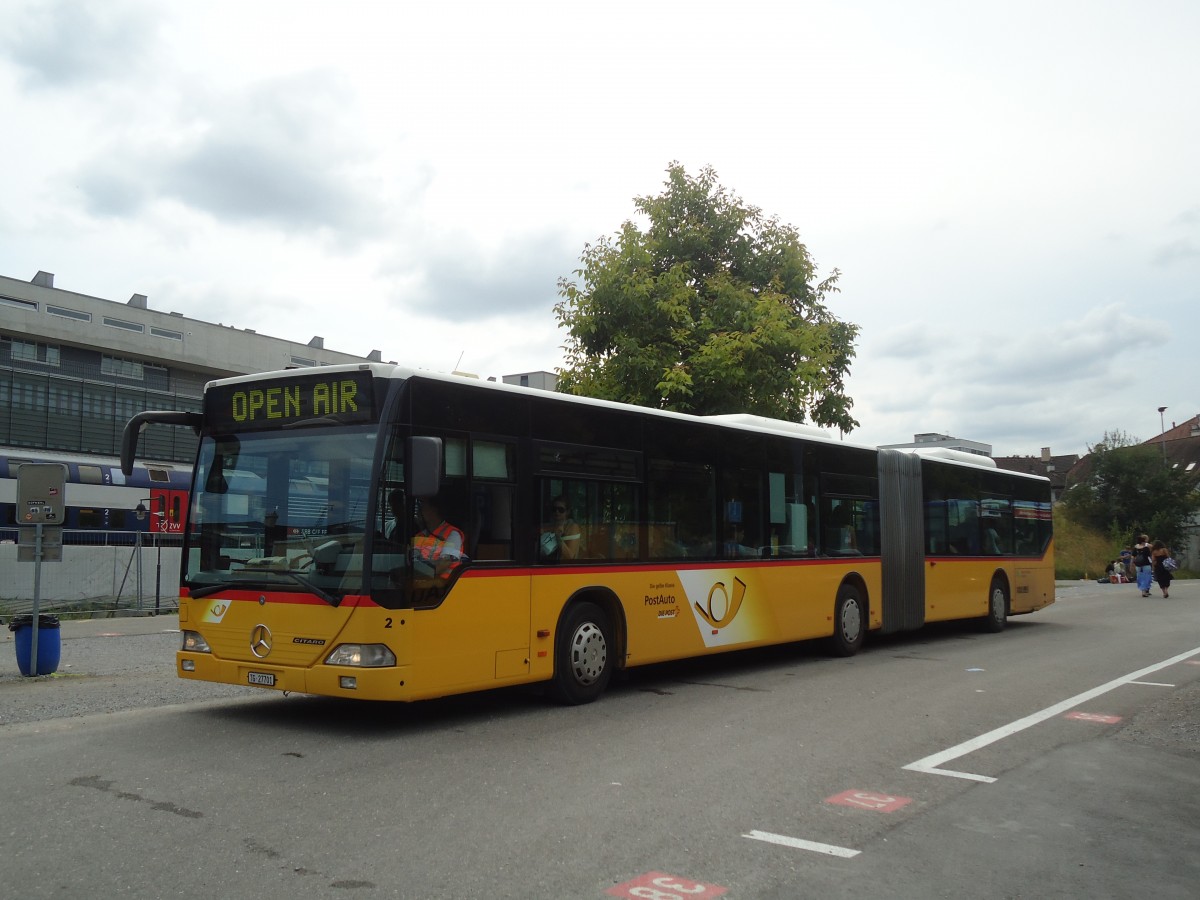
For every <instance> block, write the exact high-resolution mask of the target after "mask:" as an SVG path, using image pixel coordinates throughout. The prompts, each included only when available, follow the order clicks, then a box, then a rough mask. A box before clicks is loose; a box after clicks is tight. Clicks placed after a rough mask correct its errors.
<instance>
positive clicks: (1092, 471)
mask: <svg viewBox="0 0 1200 900" xmlns="http://www.w3.org/2000/svg"><path fill="white" fill-rule="evenodd" d="M1089 449H1090V452H1089V455H1088V457H1087V459H1088V460H1089V462H1090V464H1089V465H1088V466H1087V467H1086V469H1085V474H1084V475H1083V477H1082V479H1081V480H1080V481H1079V482H1077V483H1076V484H1074V485H1072V486H1071V487H1069V488H1068V489H1067V491H1066V493H1065V494H1064V495H1063V500H1062V502H1063V505H1064V507H1065V508H1066V511H1067V513H1068V515H1070V516H1071V518H1072V519H1073V520H1074V521H1076V522H1079V523H1080V524H1082V525H1085V526H1087V527H1090V528H1094V529H1096V530H1097V531H1100V532H1102V533H1107V534H1110V535H1112V536H1113V537H1114V538H1117V539H1119V540H1120V541H1121V542H1123V543H1128V542H1129V541H1130V540H1131V538H1133V537H1134V536H1136V535H1138V534H1143V533H1144V534H1148V535H1150V537H1151V539H1153V540H1161V541H1163V542H1164V543H1165V544H1166V545H1167V546H1168V547H1173V546H1179V545H1180V543H1181V541H1182V539H1183V533H1184V528H1185V527H1186V525H1187V523H1188V521H1189V520H1190V519H1191V518H1192V516H1193V515H1195V514H1196V512H1197V511H1200V490H1197V482H1196V479H1195V477H1193V476H1192V475H1191V474H1189V473H1187V472H1185V471H1182V470H1180V469H1178V468H1176V467H1173V466H1169V465H1167V463H1166V462H1165V460H1164V459H1163V456H1162V452H1161V451H1160V449H1159V448H1158V447H1156V446H1154V445H1153V444H1139V443H1137V439H1136V438H1131V437H1130V436H1129V435H1127V434H1125V433H1123V432H1119V431H1117V432H1105V435H1104V437H1103V439H1101V441H1100V442H1099V443H1097V444H1096V445H1095V446H1093V447H1091V448H1089Z"/></svg>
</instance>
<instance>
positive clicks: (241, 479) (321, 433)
mask: <svg viewBox="0 0 1200 900" xmlns="http://www.w3.org/2000/svg"><path fill="white" fill-rule="evenodd" d="M375 437H376V429H375V427H374V426H336V427H329V428H297V429H286V430H280V431H261V432H242V433H239V434H237V435H233V434H226V435H219V434H218V435H206V436H204V437H203V439H202V440H201V445H200V452H199V458H198V460H197V463H196V479H195V482H194V498H193V502H192V506H191V510H190V521H189V523H188V530H187V536H186V546H185V563H184V574H183V581H184V584H185V585H186V586H187V587H188V588H189V589H190V590H191V593H192V596H194V597H198V596H203V595H204V594H207V593H213V592H215V591H218V590H221V589H223V588H231V587H233V588H236V587H247V588H250V589H276V590H288V591H304V592H309V593H313V594H315V595H317V596H319V597H321V598H322V599H324V600H326V601H327V602H331V603H333V604H335V605H336V603H338V602H340V600H341V598H342V597H343V596H344V595H345V594H347V593H358V592H361V590H362V585H363V578H362V558H363V546H364V537H365V534H366V532H367V530H368V529H367V506H368V500H369V498H370V496H371V465H372V458H373V455H374V451H375Z"/></svg>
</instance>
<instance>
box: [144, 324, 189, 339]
mask: <svg viewBox="0 0 1200 900" xmlns="http://www.w3.org/2000/svg"><path fill="white" fill-rule="evenodd" d="M150 333H151V334H152V335H154V336H155V337H160V338H168V339H170V340H172V341H182V340H183V332H182V331H171V330H169V329H167V328H158V327H156V326H154V325H151V326H150Z"/></svg>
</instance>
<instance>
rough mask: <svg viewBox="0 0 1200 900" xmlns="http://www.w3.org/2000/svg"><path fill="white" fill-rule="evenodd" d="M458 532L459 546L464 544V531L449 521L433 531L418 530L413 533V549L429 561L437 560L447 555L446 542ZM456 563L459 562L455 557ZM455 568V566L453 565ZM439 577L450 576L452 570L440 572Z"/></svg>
mask: <svg viewBox="0 0 1200 900" xmlns="http://www.w3.org/2000/svg"><path fill="white" fill-rule="evenodd" d="M455 534H457V535H458V542H459V546H460V547H461V546H463V545H464V543H465V541H464V540H463V533H462V532H461V531H460V530H459V529H457V528H455V527H454V526H453V525H451V524H450V523H449V522H445V521H443V522H442V523H441V524H440V525H438V526H437V527H436V528H434V529H433V530H432V531H418V532H417V533H416V534H415V535H413V549H414V550H416V551H417V555H418V556H419V557H420V558H421V559H424V560H427V561H429V562H431V563H432V562H437V561H438V560H439V559H441V558H442V557H443V556H444V555H445V549H446V543H447V542H448V541H449V540H450V538H451V537H452V536H453V535H455ZM454 562H455V564H457V563H458V562H459V560H458V558H457V557H455V558H454ZM451 568H453V566H452V567H451ZM438 577H439V578H447V579H448V578H449V577H450V572H449V571H445V572H439V573H438Z"/></svg>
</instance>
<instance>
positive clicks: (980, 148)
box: [0, 0, 1200, 453]
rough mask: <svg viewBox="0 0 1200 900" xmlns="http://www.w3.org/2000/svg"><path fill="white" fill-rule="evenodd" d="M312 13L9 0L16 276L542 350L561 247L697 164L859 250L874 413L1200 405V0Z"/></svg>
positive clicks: (1022, 444)
mask: <svg viewBox="0 0 1200 900" xmlns="http://www.w3.org/2000/svg"><path fill="white" fill-rule="evenodd" d="M282 8H283V7H281V6H280V5H279V4H276V3H265V2H254V0H240V2H233V0H216V2H212V3H206V4H191V5H189V4H173V5H164V4H157V3H149V2H132V0H112V2H107V3H104V4H92V3H84V2H70V0H26V2H23V3H10V4H5V5H4V6H3V7H2V8H0V107H2V108H4V109H5V111H6V113H5V122H6V127H7V130H8V132H9V134H10V135H15V136H17V139H16V140H13V139H11V138H10V139H9V140H8V141H6V146H5V154H6V165H5V167H4V169H3V170H2V171H0V272H3V273H4V274H6V275H10V276H15V277H23V276H24V277H31V276H32V275H33V273H34V272H36V271H37V270H38V269H46V270H48V271H55V272H56V273H57V275H58V281H57V283H58V284H59V285H60V286H64V287H67V288H68V289H70V290H78V291H81V292H84V293H89V294H96V295H99V296H104V297H109V298H111V299H117V300H124V299H126V298H127V297H128V296H129V295H130V294H131V293H133V292H139V293H146V294H148V295H149V296H150V298H151V304H152V305H153V306H155V307H156V308H161V309H167V310H178V311H180V312H183V313H185V314H187V315H191V316H197V317H200V318H207V319H211V320H214V321H224V322H226V323H227V324H236V325H238V326H239V327H251V328H257V329H258V330H259V331H262V332H266V333H270V334H274V335H278V336H281V337H287V338H291V339H294V340H297V341H300V342H306V341H307V340H308V339H309V338H310V337H312V336H313V335H315V334H320V335H322V336H324V337H325V339H326V346H329V347H335V348H337V349H345V350H350V351H354V352H361V353H366V352H367V351H368V350H370V349H379V350H381V351H382V353H383V356H384V358H385V359H397V360H400V361H402V362H405V363H411V364H414V365H417V366H421V367H430V368H439V369H449V368H452V367H454V366H455V364H456V362H457V361H458V360H459V359H460V357H461V360H462V363H461V365H462V368H464V369H468V370H472V371H477V372H479V373H480V374H483V375H499V374H504V373H506V372H515V371H525V370H532V369H549V368H553V367H554V366H556V365H558V364H559V362H560V360H561V352H560V346H561V344H562V343H563V335H562V334H561V333H560V332H559V331H558V329H557V327H556V323H555V320H554V316H553V312H552V310H553V306H554V303H555V300H556V299H557V294H556V281H557V279H558V277H560V276H564V275H567V276H569V275H570V273H571V270H572V269H573V268H574V267H575V266H576V264H577V261H578V257H579V254H580V252H581V251H582V249H583V246H584V243H585V242H587V241H593V240H595V239H596V238H597V237H598V236H600V235H603V234H612V233H613V232H614V231H616V230H617V228H619V226H620V224H621V222H622V221H623V220H624V219H626V218H629V217H631V216H632V215H633V203H632V200H633V198H634V197H635V196H639V195H644V194H654V193H657V192H658V191H659V190H661V187H662V182H663V176H664V169H665V167H666V165H667V163H668V162H670V161H671V160H680V161H681V162H683V163H684V164H685V165H686V166H687V167H688V168H689V170H691V171H693V172H695V171H697V170H698V169H699V168H700V167H701V166H703V165H706V164H711V165H713V166H714V167H715V168H716V169H717V172H718V174H719V176H720V179H721V181H722V183H723V184H724V185H726V186H727V187H728V188H730V189H731V190H733V191H735V192H736V193H738V194H740V195H741V196H742V197H744V198H745V199H746V200H747V201H748V202H750V203H753V204H755V205H757V206H760V207H761V208H762V209H763V210H764V211H765V212H766V213H767V214H774V215H778V216H779V218H780V219H782V220H783V221H785V222H788V223H791V224H793V225H795V226H796V227H797V228H798V229H799V231H800V233H801V234H802V236H803V237H804V239H805V240H806V241H807V243H808V246H809V249H810V251H811V252H812V254H813V256H814V257H815V258H816V260H817V261H818V263H819V264H820V267H821V272H822V273H823V274H827V273H828V272H829V271H830V270H832V269H833V268H834V267H837V268H839V269H841V271H842V272H843V277H842V280H841V288H842V293H840V294H835V295H834V296H833V297H831V298H830V305H831V308H832V310H833V311H834V313H835V314H836V315H838V316H840V317H842V318H844V319H847V320H849V321H852V322H855V323H857V324H858V325H860V326H861V329H862V332H861V334H862V336H861V340H860V346H859V353H858V357H857V359H856V361H855V362H854V365H853V370H852V376H851V379H850V382H849V390H850V393H851V395H852V396H853V397H854V399H855V402H856V403H855V407H854V413H855V415H856V417H857V418H858V419H859V420H860V421H861V422H862V425H863V427H862V429H860V430H859V431H858V432H856V433H855V435H854V437H856V438H859V439H863V440H871V441H876V442H896V441H904V440H907V439H909V438H910V436H911V435H912V434H913V433H916V432H922V431H946V432H949V433H953V434H956V435H958V436H960V437H965V438H969V439H973V440H980V441H984V442H989V443H992V444H993V445H995V446H996V449H997V451H998V452H1006V453H1016V452H1036V451H1037V450H1038V449H1039V448H1040V447H1042V446H1046V445H1051V446H1052V447H1053V448H1054V450H1055V452H1060V451H1061V452H1072V451H1075V452H1080V451H1082V450H1083V449H1084V448H1085V446H1086V445H1087V443H1089V442H1094V441H1095V440H1097V439H1098V438H1099V437H1100V436H1101V435H1102V434H1103V432H1104V431H1105V430H1108V429H1112V428H1121V429H1122V430H1126V431H1129V432H1133V433H1139V434H1145V435H1147V436H1149V435H1152V434H1155V433H1157V432H1156V429H1157V427H1158V421H1157V414H1156V411H1157V407H1158V406H1160V405H1167V406H1168V407H1170V408H1171V410H1172V411H1178V415H1179V419H1180V420H1182V419H1184V418H1187V417H1188V416H1190V415H1192V414H1194V413H1195V412H1197V411H1200V408H1198V407H1200V403H1198V402H1197V401H1196V399H1195V392H1194V388H1193V385H1195V384H1196V383H1198V381H1200V362H1198V361H1197V358H1196V355H1195V354H1193V353H1192V352H1191V350H1190V343H1191V339H1192V337H1193V336H1194V335H1195V333H1196V331H1197V325H1198V324H1200V313H1197V310H1198V309H1200V303H1198V302H1197V301H1198V300H1200V297H1198V296H1197V294H1198V293H1200V287H1197V286H1198V285H1200V176H1198V175H1197V167H1196V165H1195V160H1194V156H1195V154H1194V151H1193V148H1194V147H1196V146H1198V145H1200V118H1198V117H1196V116H1189V115H1187V114H1186V111H1187V110H1189V109H1191V108H1192V106H1194V100H1193V97H1192V93H1194V90H1193V89H1194V85H1195V84H1197V83H1200V59H1198V58H1197V55H1196V53H1195V51H1194V47H1193V46H1192V44H1193V42H1192V41H1191V39H1190V36H1191V35H1194V34H1196V33H1197V32H1198V31H1200V28H1198V26H1200V7H1197V6H1196V5H1195V4H1193V3H1190V2H1186V0H1150V2H1148V3H1144V4H1141V5H1137V6H1135V5H1131V4H1128V3H1124V2H1119V0H1111V2H1103V0H1101V2H1096V3H1093V4H1088V5H1087V7H1086V14H1082V13H1083V11H1084V10H1083V8H1082V7H1079V6H1077V5H1075V4H1067V5H1057V6H1056V5H1053V4H1051V5H1049V6H1047V5H1046V4H1041V3H1033V2H1022V0H1017V2H1015V3H1013V4H1009V5H1008V6H1006V7H1005V8H1004V9H999V8H996V9H990V8H985V7H979V6H972V5H963V4H961V3H951V2H948V0H944V2H938V0H917V2H914V3H909V4H903V5H897V4H894V3H888V2H883V0H877V2H869V0H858V2H850V3H840V2H839V3H834V2H813V0H800V2H797V3H793V4H790V5H786V6H783V7H780V6H779V5H778V4H774V3H770V4H768V3H765V2H758V0H747V2H745V3H741V4H737V5H735V6H730V5H728V4H717V3H715V2H695V3H689V4H686V5H681V4H668V3H664V4H645V3H633V2H613V3H609V4H606V5H605V6H603V7H576V6H571V5H569V4H568V5H564V4H542V3H533V2H513V3H506V4H497V3H484V2H451V3H444V4H439V5H435V6H425V7H422V6H414V5H411V4H391V5H385V4H377V3H370V2H362V0H359V2H355V0H347V2H343V3H339V4H327V3H320V2H295V3H290V4H287V6H286V13H285V14H281V11H280V10H281V9H282ZM26 273H28V274H27V275H26Z"/></svg>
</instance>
